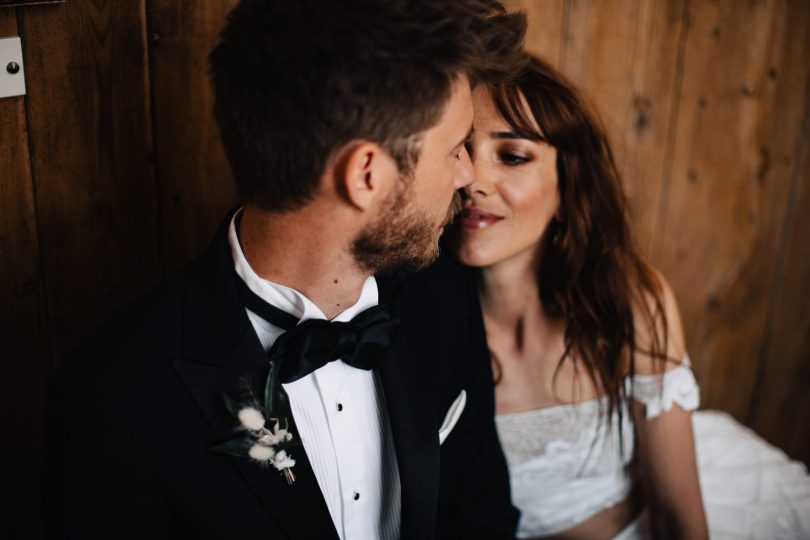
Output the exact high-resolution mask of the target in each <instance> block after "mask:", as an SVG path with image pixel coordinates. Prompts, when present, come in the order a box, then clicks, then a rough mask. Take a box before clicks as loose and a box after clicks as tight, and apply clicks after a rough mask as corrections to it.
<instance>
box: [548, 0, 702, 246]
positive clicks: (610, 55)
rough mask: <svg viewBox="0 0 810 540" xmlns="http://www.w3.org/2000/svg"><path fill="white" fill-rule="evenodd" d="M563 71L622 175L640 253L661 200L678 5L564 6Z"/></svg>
mask: <svg viewBox="0 0 810 540" xmlns="http://www.w3.org/2000/svg"><path fill="white" fill-rule="evenodd" d="M569 4H570V5H569V8H568V9H569V14H568V28H567V30H566V40H565V44H564V46H565V51H564V53H563V56H564V58H565V65H564V71H565V73H566V75H568V76H569V77H570V78H571V79H572V80H573V82H574V83H575V84H577V85H578V86H580V87H581V88H582V90H583V92H584V94H585V96H586V97H587V98H588V99H589V100H590V101H591V103H593V104H594V106H595V108H596V111H597V112H598V114H599V116H600V117H601V118H602V121H603V122H604V124H605V129H606V131H607V134H608V137H609V139H610V141H611V144H612V147H613V150H614V152H615V157H616V161H617V166H618V167H619V171H620V173H621V174H622V177H623V180H624V186H625V192H626V194H627V197H628V200H629V203H630V209H631V219H632V223H633V232H634V234H635V236H636V237H637V242H638V245H639V247H640V248H641V249H642V250H643V251H644V252H646V253H649V251H650V242H651V240H652V237H653V232H654V230H655V223H656V218H657V214H658V207H659V202H660V200H661V199H662V197H665V195H666V179H667V172H668V168H669V163H668V160H667V148H668V146H669V141H670V139H671V138H672V135H671V131H672V130H671V126H672V125H673V124H674V115H675V114H676V113H677V103H678V95H677V92H678V89H679V83H680V80H679V77H680V72H679V67H680V62H681V58H680V56H681V54H682V49H683V37H684V34H685V32H684V31H685V14H686V13H685V1H684V0H679V1H670V0H631V1H626V2H612V1H607V0H600V1H582V0H571V1H570V2H569Z"/></svg>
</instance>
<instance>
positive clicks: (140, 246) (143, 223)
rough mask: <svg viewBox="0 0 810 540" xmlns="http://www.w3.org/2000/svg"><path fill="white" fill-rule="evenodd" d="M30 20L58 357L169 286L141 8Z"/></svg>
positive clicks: (26, 27) (61, 8)
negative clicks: (114, 315)
mask: <svg viewBox="0 0 810 540" xmlns="http://www.w3.org/2000/svg"><path fill="white" fill-rule="evenodd" d="M18 9H20V13H21V21H22V25H23V31H24V36H25V43H24V51H23V52H24V55H25V62H26V69H27V76H28V92H29V95H28V98H27V99H28V120H29V124H28V129H29V132H30V136H31V140H32V141H33V144H32V147H31V154H32V163H33V174H34V178H35V179H36V185H37V220H38V223H39V231H40V249H41V251H42V267H43V273H44V279H45V286H46V288H47V290H48V312H49V316H50V332H51V336H52V341H53V346H54V347H53V348H54V353H55V354H56V356H57V358H61V357H62V356H63V355H64V354H65V353H66V352H67V351H68V350H69V349H70V348H71V347H72V346H73V344H74V343H75V342H76V340H77V339H78V338H79V337H80V336H82V335H84V334H86V333H87V332H88V331H89V330H90V329H91V328H92V327H94V326H95V325H96V324H98V322H99V321H100V320H101V319H102V318H104V317H106V316H107V315H109V313H110V312H111V310H112V309H113V308H114V307H116V306H120V305H122V304H123V303H124V302H126V301H128V300H129V299H131V298H132V297H133V296H134V295H135V294H136V293H138V292H140V291H142V290H144V289H146V288H147V287H149V286H151V285H153V284H154V283H155V282H156V281H157V279H158V277H159V273H160V271H159V269H160V263H159V255H158V253H159V250H158V240H157V238H158V228H157V208H156V207H157V203H156V194H155V182H154V175H153V171H152V166H151V163H150V153H151V125H150V117H151V115H150V110H149V102H148V95H149V93H148V89H147V69H146V50H145V10H144V4H143V0H141V1H127V2H119V1H112V0H108V1H96V2H67V3H65V4H59V5H57V6H54V7H41V8H28V9H25V10H23V9H21V8H18Z"/></svg>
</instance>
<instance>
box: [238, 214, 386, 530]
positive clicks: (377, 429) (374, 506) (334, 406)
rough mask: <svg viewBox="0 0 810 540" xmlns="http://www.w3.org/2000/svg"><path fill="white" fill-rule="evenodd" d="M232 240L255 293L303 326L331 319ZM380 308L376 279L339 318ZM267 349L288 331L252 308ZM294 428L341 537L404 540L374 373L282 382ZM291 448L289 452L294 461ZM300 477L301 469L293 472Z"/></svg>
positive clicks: (318, 374)
mask: <svg viewBox="0 0 810 540" xmlns="http://www.w3.org/2000/svg"><path fill="white" fill-rule="evenodd" d="M238 215H239V212H237V213H236V215H235V216H234V218H233V220H232V221H231V225H230V231H229V238H228V240H229V242H230V246H231V252H232V254H233V260H234V265H235V269H236V273H237V274H238V275H239V276H240V277H241V278H242V279H243V280H244V282H245V283H246V284H247V286H248V287H249V288H250V290H251V291H253V292H254V293H256V294H257V295H258V296H259V297H260V298H262V299H263V300H264V301H265V302H268V303H270V304H272V305H274V306H276V307H278V308H280V309H282V310H284V311H286V312H287V313H290V314H292V315H294V316H296V317H298V318H299V319H300V320H301V321H305V320H308V319H326V316H325V315H324V314H323V312H322V311H321V310H320V309H319V308H318V306H316V305H315V304H314V303H313V302H312V301H311V300H310V299H309V298H307V297H306V296H304V295H303V294H301V293H300V292H298V291H296V290H294V289H291V288H289V287H285V286H284V285H280V284H278V283H273V282H271V281H269V280H266V279H263V278H261V277H259V276H258V275H257V274H256V273H255V272H254V271H253V269H252V268H251V267H250V264H248V262H247V259H245V256H244V254H243V253H242V248H241V246H240V244H239V239H238V237H237V235H236V218H237V216H238ZM377 304H378V290H377V281H376V280H375V279H374V277H373V276H372V277H369V278H368V279H367V280H366V282H365V283H364V285H363V290H362V292H361V293H360V298H359V299H358V301H357V303H356V304H354V305H353V306H351V307H349V308H347V309H346V310H345V311H343V312H342V313H340V314H339V315H337V316H336V317H335V318H334V319H332V320H334V321H349V320H351V319H352V318H353V317H354V316H355V315H357V314H358V313H360V312H361V311H363V310H365V309H367V308H369V307H372V306H376V305H377ZM246 311H247V314H248V317H249V318H250V322H251V323H252V324H253V328H254V329H255V330H256V334H257V335H258V337H259V341H260V342H261V344H262V346H263V347H264V349H265V351H267V350H269V349H270V347H271V346H272V345H273V343H274V342H275V341H276V338H278V336H280V335H281V334H282V333H284V330H283V329H281V328H279V327H277V326H275V325H273V324H271V323H269V322H267V321H265V320H264V319H262V318H261V317H259V316H258V315H256V314H255V313H253V312H252V311H250V310H247V309H246ZM283 386H284V390H286V391H287V394H288V395H289V398H290V407H291V409H292V413H293V416H294V418H295V425H296V427H297V428H298V433H299V434H300V436H301V442H302V443H303V445H304V451H306V455H307V458H309V461H310V463H311V464H312V470H313V472H314V473H315V478H316V479H317V480H318V485H319V486H320V488H321V493H322V494H323V498H324V500H325V501H326V506H327V507H328V508H329V514H330V515H331V517H332V521H333V522H334V524H335V529H336V530H337V532H338V535H339V536H340V538H341V540H366V539H380V540H389V539H396V538H399V526H400V506H401V501H400V481H399V469H398V467H397V460H396V453H395V451H394V445H393V438H392V435H391V427H390V425H389V422H388V414H387V412H386V411H387V409H386V407H385V396H384V395H383V389H382V386H381V384H380V381H379V378H378V377H377V376H376V375H375V373H374V371H366V370H362V369H356V368H353V367H351V366H349V365H348V364H345V363H343V362H342V361H340V360H336V361H334V362H329V363H328V364H326V365H325V366H323V367H321V368H319V369H317V370H315V371H313V372H312V373H310V374H309V375H307V376H306V377H303V378H301V379H298V380H297V381H295V382H292V383H288V384H284V385H283ZM296 451H298V452H301V450H300V449H299V450H295V449H293V450H292V452H291V454H292V457H293V458H294V459H295V458H296V457H297V456H296V455H295V452H296ZM293 472H295V467H293Z"/></svg>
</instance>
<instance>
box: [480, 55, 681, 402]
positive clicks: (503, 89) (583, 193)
mask: <svg viewBox="0 0 810 540" xmlns="http://www.w3.org/2000/svg"><path fill="white" fill-rule="evenodd" d="M491 92H492V97H493V99H494V102H495V106H496V108H497V110H498V112H499V114H500V115H501V116H502V117H503V119H504V120H505V121H506V122H507V123H508V124H509V125H510V127H511V128H512V129H513V130H514V131H515V132H516V133H517V134H518V135H519V136H521V137H526V138H528V139H533V140H538V139H539V140H542V141H544V142H546V143H548V144H550V145H551V146H553V147H554V148H556V150H557V176H558V181H559V184H558V185H559V193H560V219H559V220H558V219H556V218H555V219H553V220H552V222H551V223H550V225H549V227H548V228H547V230H546V232H545V234H544V235H543V238H542V239H541V241H540V247H539V249H540V253H539V255H540V258H539V260H540V266H539V275H538V279H539V285H540V300H541V302H542V305H543V308H544V310H545V311H546V313H547V314H549V315H550V316H552V317H554V318H556V319H558V320H562V322H563V323H564V325H565V353H564V354H563V356H562V358H561V359H560V362H559V365H558V369H559V367H560V366H561V365H562V364H563V362H565V361H571V362H574V367H575V368H576V372H579V368H584V370H585V372H586V373H587V375H588V376H589V377H590V379H591V381H592V382H593V383H594V386H595V387H596V388H597V391H600V390H601V391H602V392H604V393H605V394H606V395H607V399H608V409H607V412H608V417H610V416H611V415H612V414H613V413H614V412H615V411H617V410H618V411H619V414H621V409H620V408H619V407H618V405H619V404H620V403H621V402H622V400H625V399H626V398H627V396H626V395H625V391H624V384H623V380H624V377H625V376H626V375H632V374H633V373H634V370H635V358H636V356H635V355H636V353H637V352H641V353H643V354H646V355H649V356H650V357H651V358H653V359H654V360H655V361H659V362H663V361H664V360H665V359H666V350H667V347H666V346H667V331H666V329H667V324H666V322H667V321H666V315H665V312H664V306H663V301H662V295H663V292H662V285H661V283H660V281H659V279H658V278H657V276H656V275H655V274H654V272H653V271H652V270H651V268H650V267H649V266H648V265H647V264H646V263H645V262H644V261H643V260H642V259H641V257H640V256H639V254H638V252H637V251H636V249H635V247H634V245H633V242H632V240H631V236H630V231H629V228H628V224H627V216H626V206H627V204H626V200H625V196H624V192H623V191H622V186H621V179H620V177H619V174H618V171H617V170H616V165H615V163H614V161H613V155H612V153H611V150H610V146H609V145H608V141H607V137H606V136H605V134H604V132H603V129H602V128H601V126H600V124H599V122H598V121H597V119H596V117H595V116H594V115H593V114H592V113H591V112H590V111H589V110H588V108H587V107H586V105H585V103H584V102H583V100H582V99H581V98H580V97H579V96H578V95H577V92H576V91H575V90H574V88H573V86H572V85H571V83H569V82H568V81H567V80H566V79H565V78H564V77H563V76H562V75H560V74H559V73H557V72H556V71H555V70H554V69H552V68H551V67H550V66H548V65H547V64H546V63H545V62H543V61H541V60H539V59H537V58H535V57H532V58H531V59H530V60H529V62H528V64H527V67H526V68H525V69H524V70H523V71H522V72H521V73H520V75H519V76H518V78H517V79H515V80H514V81H512V82H510V83H508V84H502V85H498V86H494V87H491ZM521 96H522V97H523V98H521ZM523 100H525V102H524V101H523ZM524 103H525V105H528V110H525V105H524ZM532 119H534V121H535V122H536V124H537V126H538V127H539V128H540V132H538V130H537V127H535V124H534V122H533V121H532ZM634 314H635V315H636V316H637V317H639V316H640V317H641V320H640V321H635V322H636V323H641V324H644V325H646V327H648V328H649V330H650V336H651V342H650V343H644V344H640V343H638V341H637V336H636V332H635V326H634Z"/></svg>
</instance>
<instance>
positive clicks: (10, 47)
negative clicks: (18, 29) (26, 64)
mask: <svg viewBox="0 0 810 540" xmlns="http://www.w3.org/2000/svg"><path fill="white" fill-rule="evenodd" d="M24 95H25V70H24V69H23V55H22V43H21V42H20V38H18V37H11V38H0V98H6V97H12V96H24Z"/></svg>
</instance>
